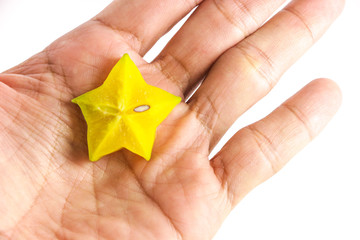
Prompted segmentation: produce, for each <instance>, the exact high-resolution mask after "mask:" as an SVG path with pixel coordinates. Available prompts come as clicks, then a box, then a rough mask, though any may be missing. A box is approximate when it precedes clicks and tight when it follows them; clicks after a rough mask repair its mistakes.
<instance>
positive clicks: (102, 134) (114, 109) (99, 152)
mask: <svg viewBox="0 0 360 240" xmlns="http://www.w3.org/2000/svg"><path fill="white" fill-rule="evenodd" d="M72 102H73V103H76V104H78V105H79V106H80V108H81V111H82V113H83V115H84V117H85V120H86V122H87V125H88V132H87V141H88V149H89V158H90V160H91V161H97V160H99V159H100V158H101V157H103V156H105V155H107V154H110V153H113V152H116V151H118V150H120V149H121V148H126V149H128V150H130V151H131V152H133V153H136V154H138V155H140V156H142V157H143V158H145V159H146V160H150V157H151V151H152V148H153V144H154V141H155V134H156V128H157V126H158V125H159V124H160V123H161V122H162V121H163V120H164V119H165V118H166V117H167V116H168V115H169V114H170V112H171V111H172V109H173V108H174V107H175V106H176V105H177V104H179V103H180V102H181V98H180V97H177V96H175V95H172V94H170V93H168V92H166V91H164V90H162V89H160V88H157V87H154V86H151V85H148V84H147V83H146V82H145V81H144V79H143V77H142V76H141V73H140V71H139V70H138V68H137V67H136V65H135V64H134V62H133V61H132V60H131V59H130V57H129V55H128V54H125V55H124V56H123V57H122V58H121V59H120V60H119V62H118V63H117V64H116V65H115V66H114V68H113V69H112V70H111V72H110V74H109V76H108V77H107V79H106V80H105V82H104V83H103V84H102V85H101V86H100V87H98V88H96V89H94V90H91V91H89V92H87V93H84V94H83V95H81V96H79V97H77V98H74V99H73V100H72Z"/></svg>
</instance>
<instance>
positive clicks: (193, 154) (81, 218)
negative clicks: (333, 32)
mask: <svg viewBox="0 0 360 240" xmlns="http://www.w3.org/2000/svg"><path fill="white" fill-rule="evenodd" d="M200 2H201V1H200V0H197V1H194V0H183V1H171V0H163V1H159V0H136V1H126V0H124V1H121V0H116V1H114V2H113V3H112V4H111V5H110V6H108V7H107V8H106V9H105V10H104V11H103V12H101V13H100V14H99V15H98V16H96V17H95V18H93V19H91V20H90V21H89V22H87V23H85V24H83V25H82V26H80V27H78V28H77V29H75V30H74V31H72V32H70V33H68V34H67V35H65V36H63V37H62V38H60V39H58V40H57V41H55V42H54V43H53V44H51V45H50V46H49V47H47V48H46V49H45V50H44V51H42V52H41V53H39V54H37V55H35V56H34V57H32V58H31V59H29V60H28V61H26V62H24V63H22V64H20V65H19V66H17V67H14V68H13V69H10V70H8V71H6V72H5V73H3V74H1V75H0V165H1V167H0V173H1V174H0V196H1V197H0V216H1V217H0V239H3V238H5V239H8V238H9V239H89V240H90V239H210V238H211V237H212V236H213V235H214V234H215V232H216V230H217V229H218V228H219V227H220V225H221V223H222V221H223V220H224V218H225V217H226V215H227V214H228V213H229V212H230V211H231V209H232V208H233V207H234V206H235V205H236V204H237V203H238V202H239V201H240V200H241V198H242V197H243V196H244V195H246V194H247V193H248V192H249V191H250V190H251V189H253V188H254V187H255V186H256V185H258V184H259V183H261V182H263V181H264V180H266V179H267V178H269V177H270V176H272V175H273V174H274V173H275V172H277V171H278V170H279V169H280V168H281V167H282V166H283V165H284V164H285V163H286V162H287V161H288V160H289V159H290V158H291V157H292V156H293V155H294V154H295V153H296V152H298V151H299V150H300V149H301V148H302V147H303V146H305V145H306V144H307V143H308V142H309V141H310V140H311V139H312V138H313V137H314V136H316V135H317V133H319V132H320V130H321V129H322V128H323V126H324V125H325V124H326V123H327V122H328V120H329V119H330V118H331V117H332V115H333V114H334V113H335V112H336V110H337V108H338V105H339V102H340V94H339V91H338V88H337V87H336V85H335V84H334V83H333V82H331V81H329V80H325V79H321V80H316V81H314V82H312V83H310V84H309V85H308V86H306V87H305V88H304V89H303V90H301V91H300V92H299V93H298V94H296V95H295V96H294V97H292V98H291V99H289V100H288V101H287V102H285V103H284V104H283V105H282V106H280V107H279V108H278V109H276V110H275V111H274V112H273V113H271V114H270V115H269V116H268V117H266V118H265V119H263V120H261V121H259V122H257V123H254V124H252V125H250V126H248V127H246V128H244V129H242V130H240V131H239V132H238V133H236V134H235V136H234V137H233V138H232V139H231V140H230V141H229V142H228V143H227V144H226V145H225V147H224V148H223V149H222V150H221V151H220V152H219V153H218V154H217V155H216V156H215V157H214V158H213V159H210V160H209V159H208V156H209V152H210V151H211V150H212V149H213V147H214V146H215V145H216V143H217V142H218V141H219V139H220V138H221V137H222V136H223V134H224V133H225V131H226V130H227V129H228V128H229V127H230V126H231V124H232V123H233V122H234V121H235V120H236V119H237V118H238V117H239V116H240V115H241V114H242V113H243V112H245V111H246V110H247V109H248V108H249V107H251V106H252V105H253V104H254V103H256V102H257V101H258V100H259V99H260V98H261V97H263V96H264V95H265V94H266V93H267V92H268V91H269V90H271V88H272V87H273V86H274V85H275V83H276V81H277V79H278V78H279V77H280V75H281V74H282V73H283V72H284V71H285V70H286V69H287V68H288V67H289V66H290V65H291V64H292V63H293V62H294V61H295V60H296V59H297V58H298V57H299V56H300V55H301V54H302V53H303V52H304V51H306V49H307V48H309V47H310V46H311V45H312V44H313V43H314V42H315V41H316V40H317V39H318V38H319V37H320V35H321V34H322V33H323V32H324V31H325V29H326V28H327V27H328V26H329V24H330V23H331V21H332V20H333V19H334V18H335V17H336V16H337V15H338V13H339V12H340V10H341V8H342V5H343V1H342V0H294V1H293V2H292V3H291V4H290V5H289V6H287V7H286V8H285V9H284V10H282V11H281V12H279V13H278V14H276V15H275V16H274V17H273V18H271V19H270V20H269V21H268V22H267V23H266V24H264V25H262V23H263V22H264V21H265V20H266V19H268V18H269V16H271V15H272V13H273V12H274V11H275V10H276V9H277V8H278V7H279V6H280V5H281V4H282V3H283V2H285V1H284V0H275V1H274V0H243V1H234V0H205V1H203V2H201V4H200ZM198 4H200V6H199V7H198V9H197V10H196V11H195V13H194V14H193V15H192V16H191V17H190V19H189V20H188V21H187V22H186V23H185V25H184V26H183V27H182V29H181V30H180V31H179V32H178V33H177V34H176V35H175V37H174V38H173V39H172V40H171V41H170V43H169V44H168V45H167V46H166V48H165V49H164V50H163V51H162V53H161V54H160V55H159V56H158V57H157V58H156V59H155V60H154V61H153V62H152V63H146V62H145V61H144V60H143V59H142V56H143V55H144V54H145V53H146V52H147V51H148V50H149V49H150V47H151V46H152V45H153V44H154V43H155V42H156V41H157V40H158V39H159V37H161V36H162V35H163V34H164V33H165V32H166V31H167V30H168V29H169V28H170V27H171V26H172V25H173V24H174V23H176V22H177V21H179V19H181V18H182V17H183V16H184V15H185V14H186V13H188V12H189V11H190V10H191V9H192V8H193V7H195V6H196V5H198ZM124 53H129V54H130V56H131V58H132V59H133V60H134V62H135V63H136V65H137V66H138V67H139V69H140V71H141V72H142V74H143V77H144V79H145V80H146V81H147V82H148V83H149V84H152V85H155V86H157V87H160V88H162V89H165V90H167V91H169V92H171V93H173V94H175V95H179V96H182V97H183V98H186V97H187V96H188V95H189V94H190V93H191V90H192V89H194V87H196V86H197V85H198V84H199V82H201V80H203V79H204V77H205V76H206V77H205V79H204V81H203V83H202V85H201V86H200V88H199V89H198V91H197V92H196V93H195V94H194V95H193V96H192V97H191V98H190V100H189V101H188V102H187V103H185V102H183V103H181V104H179V105H178V106H177V107H176V108H175V109H174V110H173V112H172V113H171V114H170V115H169V117H168V118H167V119H166V120H165V121H164V122H163V123H162V124H161V125H160V126H159V127H158V129H157V138H156V141H155V145H154V149H153V154H152V159H151V161H150V162H146V161H145V160H144V159H142V158H141V157H139V156H136V155H134V154H133V153H131V152H129V151H127V150H121V151H118V152H116V153H113V154H111V155H109V156H106V157H103V158H102V159H101V160H100V161H98V162H95V163H92V162H90V161H89V160H88V155H87V146H86V124H85V121H84V119H83V117H82V115H81V112H80V109H79V108H78V107H77V106H76V105H75V104H72V103H71V102H70V100H71V99H72V98H74V97H76V96H79V95H80V94H82V93H84V92H86V91H89V90H91V89H94V88H95V87H97V86H99V85H101V83H102V82H103V81H104V80H105V78H106V76H107V74H108V73H109V71H110V70H111V68H112V67H113V65H114V64H115V63H116V62H117V60H118V59H119V58H120V57H121V56H122V55H123V54H124Z"/></svg>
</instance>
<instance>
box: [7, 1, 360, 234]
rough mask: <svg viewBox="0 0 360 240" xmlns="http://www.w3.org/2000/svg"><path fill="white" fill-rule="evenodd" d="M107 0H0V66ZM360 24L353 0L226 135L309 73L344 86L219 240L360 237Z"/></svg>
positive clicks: (270, 106) (22, 56)
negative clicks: (325, 121) (319, 128)
mask: <svg viewBox="0 0 360 240" xmlns="http://www.w3.org/2000/svg"><path fill="white" fill-rule="evenodd" d="M109 2H110V0H102V1H100V0H77V1H73V0H62V1H60V0H59V1H54V0H53V1H49V0H31V1H29V0H0V72H2V71H4V70H6V69H7V68H9V67H12V66H14V65H16V64H18V63H20V62H21V61H23V60H25V59H26V58H28V57H30V56H31V55H33V54H34V53H36V52H38V51H41V50H42V49H43V48H44V47H46V46H47V45H48V44H49V43H50V42H52V41H53V40H55V39H56V38H57V37H59V36H60V35H62V34H64V33H66V32H67V31H69V30H71V29H73V28H74V27H76V26H77V25H79V24H81V23H82V22H84V21H86V20H87V19H89V18H90V17H92V16H93V15H95V14H96V13H97V12H99V11H100V10H102V9H103V8H104V7H105V6H106V5H107V4H108V3H109ZM359 25H360V1H359V0H348V2H347V6H346V7H345V11H344V12H343V15H342V16H341V17H340V18H339V19H338V20H337V22H336V23H335V24H334V25H333V26H332V27H331V28H330V30H329V31H328V32H327V33H326V34H325V36H324V37H323V38H322V39H321V40H320V41H319V42H318V43H317V44H316V45H315V46H314V47H313V48H312V49H311V50H310V51H309V52H308V53H307V54H306V55H304V57H303V58H301V59H300V60H299V61H298V62H297V63H296V64H295V65H294V66H293V67H292V68H291V69H290V70H289V71H288V72H287V73H286V74H285V75H284V76H283V77H282V79H281V81H280V83H279V84H278V85H277V86H276V87H275V89H274V90H273V91H272V92H271V93H270V94H269V95H268V96H267V97H266V98H265V99H263V100H262V101H260V102H259V103H258V104H257V105H255V107H254V108H253V109H251V110H250V111H249V112H247V113H246V114H245V115H243V116H242V117H241V118H240V119H239V120H238V121H237V122H236V124H235V125H234V126H233V128H232V129H231V130H230V131H229V133H228V134H227V135H226V136H225V138H224V140H223V142H225V140H226V139H227V138H229V137H230V136H231V134H233V133H234V132H235V131H236V130H237V129H239V128H240V127H242V126H244V125H247V124H249V123H251V122H252V121H256V120H258V119H260V118H261V117H263V116H265V115H266V114H268V113H269V112H271V111H272V110H273V109H274V108H275V107H276V106H277V105H279V104H280V103H281V102H282V101H284V100H285V99H286V98H288V97H289V96H290V95H292V94H293V93H295V92H296V91H297V90H299V89H300V88H301V87H302V86H304V85H305V84H306V83H307V82H309V81H310V80H312V79H315V78H319V77H328V78H332V79H334V80H336V81H337V83H338V84H339V85H340V87H341V88H342V91H343V95H344V99H343V105H342V108H341V109H340V111H339V112H338V114H337V116H336V117H335V118H334V119H333V121H332V122H331V123H330V124H329V125H328V127H327V128H326V129H325V130H324V132H322V134H321V135H320V136H319V137H318V138H317V139H315V140H314V141H313V142H312V143H311V144H310V145H309V146H308V147H307V148H306V149H305V150H303V151H302V152H301V153H300V154H298V155H297V156H296V157H295V158H294V159H293V160H292V161H291V162H290V163H289V164H288V165H287V166H286V167H285V168H284V169H283V170H282V171H280V172H279V173H278V174H277V175H276V176H275V177H273V178H271V179H270V180H269V181H268V182H266V183H264V184H262V185H261V186H259V187H258V188H256V189H255V190H254V191H252V192H251V193H250V194H249V195H248V196H247V197H246V198H245V199H244V200H243V201H242V202H241V203H240V204H239V206H238V207H237V208H235V210H234V211H233V212H232V213H231V214H230V216H229V217H228V218H227V220H226V221H225V223H224V224H223V226H222V228H221V229H220V230H219V232H218V234H217V235H216V237H215V238H214V239H215V240H232V239H247V240H263V239H276V240H289V239H291V240H297V239H306V240H319V239H327V240H328V239H347V240H355V239H356V240H359V239H360V153H359V150H360V140H359V138H360V114H359V112H360V106H359V105H360V94H359V90H360V89H359V88H360V77H359V76H360V60H359V58H360V46H359V44H360V27H359ZM168 38H169V36H168V37H167V38H166V37H165V38H163V39H161V41H160V44H158V45H157V46H156V49H153V51H152V52H151V53H150V54H148V55H147V56H146V59H147V60H151V59H152V58H153V57H154V56H155V55H156V53H157V52H159V50H160V49H161V45H163V44H164V43H165V42H166V41H167V39H168ZM154 227H156V226H154Z"/></svg>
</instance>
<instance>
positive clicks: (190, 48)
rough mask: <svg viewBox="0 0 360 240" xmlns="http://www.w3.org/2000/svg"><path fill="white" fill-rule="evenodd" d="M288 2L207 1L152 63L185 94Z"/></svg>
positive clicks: (268, 0) (282, 0)
mask: <svg viewBox="0 0 360 240" xmlns="http://www.w3.org/2000/svg"><path fill="white" fill-rule="evenodd" d="M283 2H285V0H206V1H204V2H203V3H202V4H201V5H200V6H199V7H198V9H197V10H196V11H195V12H194V14H193V15H192V16H191V17H190V18H189V19H188V21H187V22H186V23H185V24H184V26H183V27H182V28H181V29H180V30H179V32H178V33H177V34H176V35H175V36H174V38H173V39H172V40H171V41H170V42H169V44H168V45H167V46H166V47H165V49H164V50H163V51H162V52H161V53H160V55H159V56H158V57H157V58H156V59H155V61H154V62H153V63H154V64H155V66H158V67H159V69H160V70H161V71H162V73H163V74H164V75H165V77H167V78H168V79H170V80H172V81H173V82H174V83H175V84H177V85H178V87H179V88H180V90H181V91H182V92H184V93H186V92H188V90H189V89H191V88H192V86H193V85H194V84H195V83H196V82H197V81H199V80H200V79H201V78H202V77H203V75H204V74H205V73H206V71H207V70H208V69H209V67H210V66H211V65H212V64H213V62H214V61H215V60H216V59H217V58H218V57H219V56H220V55H221V54H222V53H223V52H224V51H225V50H227V49H228V48H230V47H232V46H233V45H235V44H236V43H237V42H239V41H240V40H242V39H243V38H245V37H246V36H247V35H249V34H250V33H252V32H254V31H255V30H256V29H257V28H259V27H260V26H261V25H262V24H263V22H264V21H265V20H266V19H268V18H269V17H270V16H271V14H273V12H274V11H275V10H276V9H277V8H279V6H280V5H281V4H282V3H283Z"/></svg>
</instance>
